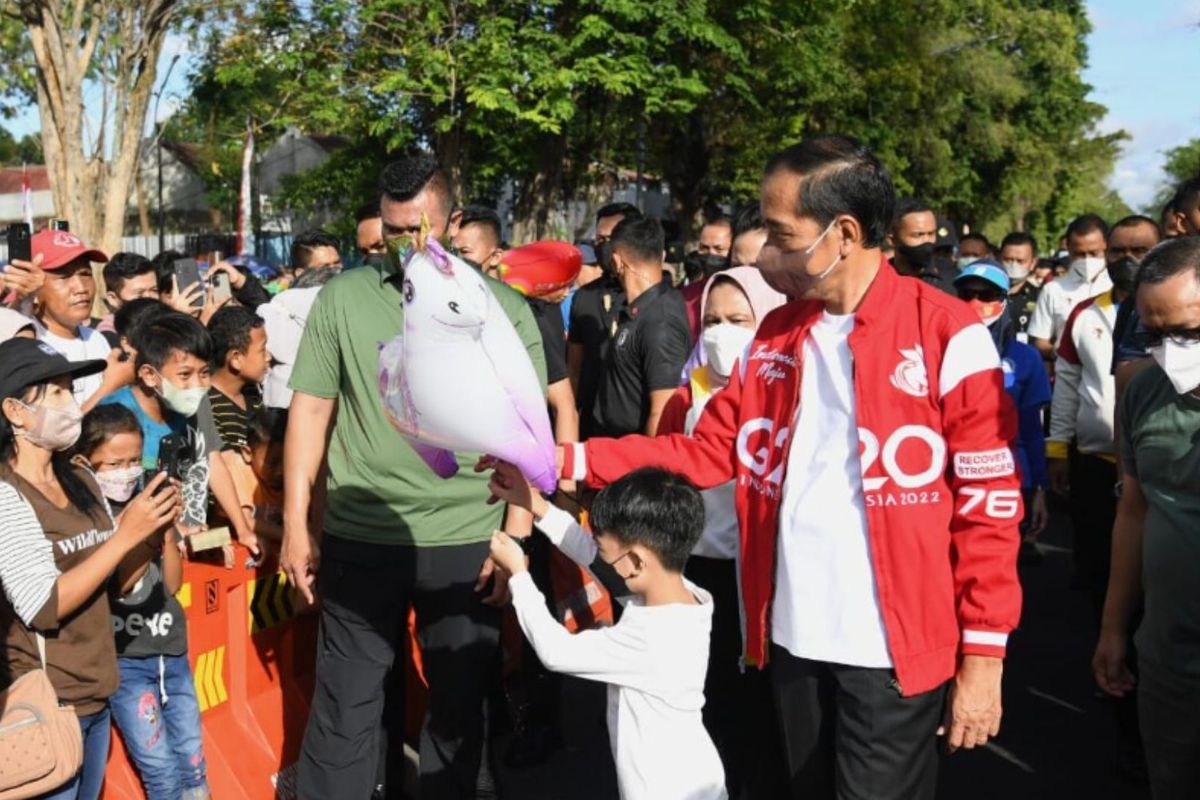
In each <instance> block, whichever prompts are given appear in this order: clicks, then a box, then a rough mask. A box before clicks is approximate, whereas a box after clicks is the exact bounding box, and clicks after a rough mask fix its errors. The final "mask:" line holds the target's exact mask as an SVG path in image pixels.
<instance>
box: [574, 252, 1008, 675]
mask: <svg viewBox="0 0 1200 800" xmlns="http://www.w3.org/2000/svg"><path fill="white" fill-rule="evenodd" d="M821 313H822V306H821V304H820V303H819V302H816V301H796V302H792V303H789V304H787V305H785V306H783V307H781V308H779V309H776V310H775V311H773V312H772V313H771V314H769V315H768V316H767V317H766V319H765V320H763V322H762V324H761V325H760V326H759V329H758V333H757V334H756V336H755V339H754V341H753V342H752V343H751V345H750V347H749V349H748V350H747V355H746V357H745V358H744V359H743V361H744V363H743V364H741V365H740V370H735V376H734V377H733V379H732V380H731V381H730V384H729V386H727V387H726V388H725V389H724V390H723V391H721V392H720V393H718V394H717V395H716V396H715V397H714V398H713V399H712V400H711V401H710V402H709V404H708V407H707V408H706V409H705V410H704V413H703V415H702V416H701V418H700V421H699V424H698V425H697V427H696V429H695V431H694V432H693V434H692V436H690V437H689V436H685V435H681V434H675V435H671V436H666V437H657V438H649V437H644V436H627V437H624V438H622V439H619V440H617V439H591V440H589V441H588V442H586V443H584V444H582V445H576V446H575V447H573V448H568V449H567V450H566V452H565V455H564V464H563V474H564V477H574V478H576V479H579V480H586V482H587V483H589V484H591V485H593V486H600V485H605V484H607V483H611V482H612V481H614V480H616V479H618V478H620V477H621V476H622V475H625V474H626V473H628V472H629V471H631V470H633V469H636V468H638V467H644V466H659V467H663V468H666V469H670V470H673V471H676V472H679V473H681V474H683V475H686V476H687V477H688V478H690V479H691V480H692V481H693V482H694V483H695V484H696V485H697V486H699V487H700V488H709V487H712V486H717V485H719V484H721V483H724V482H725V481H728V480H730V479H736V481H737V490H736V492H737V493H736V498H737V500H736V505H737V513H738V521H739V523H740V527H741V559H742V593H743V603H744V605H745V619H746V628H747V629H746V656H747V661H748V662H750V663H757V664H763V663H765V662H766V657H767V646H766V645H767V640H768V639H769V635H770V631H769V625H770V619H771V617H770V603H771V599H772V593H773V591H774V582H775V581H774V577H775V548H776V539H777V537H778V535H779V529H780V521H779V518H778V517H779V509H780V500H781V496H782V489H783V483H784V479H785V477H786V472H787V470H789V469H792V470H795V469H803V468H804V465H803V464H788V463H787V454H788V452H789V445H790V439H791V436H790V431H791V427H792V425H793V421H794V419H795V415H796V406H797V403H798V402H799V397H800V376H801V370H802V369H803V364H802V363H801V362H802V353H803V343H804V340H805V339H806V337H807V336H808V332H809V329H810V328H811V327H812V325H813V323H814V322H816V320H817V319H819V317H820V315H821ZM849 345H850V351H851V354H852V358H853V360H854V394H855V405H856V412H857V418H858V425H859V456H860V459H861V461H862V472H863V489H864V505H865V506H866V511H867V528H868V537H869V539H870V548H871V563H872V566H873V568H874V573H875V585H876V588H877V590H878V593H879V605H880V610H881V611H882V614H883V622H884V629H885V631H886V635H887V643H888V651H889V653H890V654H891V657H892V663H893V664H894V666H895V670H896V676H897V679H898V681H899V683H900V685H901V687H902V691H903V693H904V694H905V695H906V696H909V695H915V694H919V693H921V692H925V691H928V690H930V689H934V688H936V687H937V686H939V685H941V684H942V683H943V682H944V681H946V680H948V679H949V678H951V677H952V676H953V675H954V673H955V670H956V668H957V664H958V658H959V656H960V654H978V655H987V656H997V657H1003V656H1004V652H1005V647H1006V645H1007V642H1008V634H1009V632H1010V631H1011V630H1012V629H1013V628H1014V627H1016V625H1017V623H1018V621H1019V619H1020V614H1021V587H1020V584H1019V583H1018V581H1017V569H1016V558H1017V549H1018V546H1019V544H1020V534H1019V533H1018V524H1019V523H1020V521H1021V518H1022V515H1023V514H1022V511H1023V508H1022V502H1021V491H1020V489H1021V483H1020V478H1019V476H1018V473H1017V468H1016V466H1015V460H1014V458H1013V454H1012V450H1011V447H1010V445H1009V443H1010V442H1012V441H1013V440H1014V439H1015V436H1016V431H1017V417H1016V412H1015V411H1014V409H1013V407H1012V403H1011V401H1010V400H1009V398H1008V394H1007V393H1006V392H1005V391H1004V377H1003V373H1002V372H1001V370H1000V363H999V358H998V355H997V353H996V348H995V345H993V343H992V339H991V336H990V335H989V334H988V331H987V329H986V328H985V327H984V326H983V325H981V324H980V323H979V318H978V317H977V316H976V315H975V314H974V313H973V312H972V311H971V309H970V308H969V307H968V306H967V305H966V304H965V303H962V302H960V301H958V300H956V299H954V298H953V297H951V296H949V295H947V294H945V293H943V292H941V291H939V290H938V289H936V288H934V287H931V286H929V285H927V284H925V283H922V282H921V281H918V280H914V279H910V278H902V277H900V276H899V275H897V274H896V272H895V271H894V270H893V269H892V268H891V266H889V265H888V264H887V263H886V262H884V263H883V264H882V265H881V267H880V271H879V275H878V277H876V279H875V282H874V283H873V284H872V286H871V288H870V289H869V290H868V292H867V294H866V296H865V297H864V299H863V301H862V303H861V304H860V306H859V308H858V310H857V311H856V313H855V321H854V330H853V331H852V332H851V334H850V338H849ZM784 527H785V532H786V526H784Z"/></svg>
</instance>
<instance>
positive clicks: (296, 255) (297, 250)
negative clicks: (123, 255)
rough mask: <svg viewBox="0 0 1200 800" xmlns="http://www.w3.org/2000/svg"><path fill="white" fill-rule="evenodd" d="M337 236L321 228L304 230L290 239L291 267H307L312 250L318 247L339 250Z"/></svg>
mask: <svg viewBox="0 0 1200 800" xmlns="http://www.w3.org/2000/svg"><path fill="white" fill-rule="evenodd" d="M339 244H340V243H339V242H338V240H337V237H336V236H334V235H333V234H331V233H327V232H325V231H323V230H312V231H305V232H304V233H301V234H300V235H299V236H297V237H296V238H295V239H293V240H292V253H291V263H292V267H293V268H298V269H308V262H309V260H310V259H311V258H312V254H313V251H314V250H316V249H317V248H318V247H332V248H333V249H334V250H340V247H339Z"/></svg>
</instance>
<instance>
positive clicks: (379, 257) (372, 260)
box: [363, 253, 387, 267]
mask: <svg viewBox="0 0 1200 800" xmlns="http://www.w3.org/2000/svg"><path fill="white" fill-rule="evenodd" d="M386 263H387V256H386V255H384V254H383V253H368V254H367V255H366V256H364V257H363V266H364V267H382V266H383V265H384V264H386Z"/></svg>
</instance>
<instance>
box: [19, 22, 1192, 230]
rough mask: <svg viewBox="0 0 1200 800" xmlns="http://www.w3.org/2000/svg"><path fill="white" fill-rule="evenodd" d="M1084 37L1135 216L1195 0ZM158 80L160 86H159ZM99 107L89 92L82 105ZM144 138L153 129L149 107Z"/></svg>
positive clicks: (165, 107) (1149, 185)
mask: <svg viewBox="0 0 1200 800" xmlns="http://www.w3.org/2000/svg"><path fill="white" fill-rule="evenodd" d="M1087 12H1088V18H1089V19H1090V20H1091V22H1092V33H1091V34H1090V36H1089V37H1088V50H1089V58H1088V61H1089V65H1088V67H1087V69H1086V71H1085V72H1084V80H1085V81H1087V83H1089V84H1090V85H1091V86H1092V92H1091V95H1090V96H1091V99H1092V100H1094V101H1096V102H1098V103H1100V104H1101V105H1103V106H1105V107H1106V108H1107V109H1108V113H1107V114H1106V115H1105V117H1104V119H1103V120H1102V121H1101V122H1100V125H1099V130H1100V131H1101V132H1105V133H1107V132H1111V131H1116V130H1124V131H1126V132H1127V133H1128V134H1129V135H1130V137H1131V138H1130V140H1129V141H1127V142H1125V143H1124V146H1123V151H1122V154H1121V157H1120V159H1119V160H1118V161H1117V164H1116V168H1115V170H1114V171H1113V174H1112V176H1111V177H1110V179H1109V183H1110V185H1111V186H1112V187H1113V188H1114V189H1116V190H1117V191H1118V192H1119V193H1120V195H1121V197H1122V198H1123V199H1124V200H1125V202H1126V203H1127V204H1128V205H1130V206H1131V207H1133V208H1134V209H1137V210H1141V209H1143V208H1146V207H1147V206H1149V205H1150V204H1152V203H1153V201H1154V199H1155V197H1156V196H1157V194H1158V192H1159V190H1160V189H1161V188H1162V186H1163V184H1164V182H1165V177H1164V174H1163V171H1162V163H1163V159H1164V156H1163V153H1164V151H1166V150H1169V149H1170V148H1172V147H1176V146H1178V145H1181V144H1184V143H1186V142H1187V141H1189V140H1191V139H1194V138H1200V72H1198V71H1197V55H1200V0H1088V2H1087ZM176 55H179V56H180V58H179V62H178V63H177V64H176V65H175V68H174V70H172V72H171V75H170V80H169V82H168V84H167V85H166V87H165V89H163V91H162V99H161V101H160V103H159V108H158V118H159V119H165V118H166V117H167V116H169V115H170V113H171V111H172V110H173V109H174V108H175V106H177V105H178V104H179V98H180V96H181V95H182V94H183V93H184V92H186V90H187V81H186V76H187V73H188V67H189V63H190V61H191V59H190V57H189V55H188V52H187V40H186V39H184V38H183V37H181V36H170V37H168V38H167V41H166V43H165V44H164V47H163V53H162V56H161V59H160V61H159V75H160V76H161V75H164V74H165V73H166V69H167V66H168V65H169V64H170V62H171V60H172V59H173V58H174V57H175V56H176ZM160 80H161V78H160ZM87 99H88V100H89V101H93V102H94V104H95V105H97V106H98V105H99V94H98V91H97V90H96V89H95V88H93V89H92V91H91V94H90V95H89V96H88V98H87ZM147 117H148V119H147V120H146V131H147V133H150V132H151V131H153V128H154V101H153V100H152V101H151V107H150V113H149V114H148V115H147ZM7 125H8V127H9V129H10V130H11V131H12V132H13V134H14V135H15V136H16V137H17V138H20V137H21V136H22V135H24V134H25V133H28V132H31V131H36V130H37V129H38V127H39V125H38V117H37V109H36V107H31V108H27V109H25V110H24V112H23V113H21V114H19V115H18V116H17V117H16V118H15V119H14V120H11V121H9V122H8V123H7Z"/></svg>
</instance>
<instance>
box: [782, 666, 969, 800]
mask: <svg viewBox="0 0 1200 800" xmlns="http://www.w3.org/2000/svg"><path fill="white" fill-rule="evenodd" d="M771 670H772V683H773V685H774V693H775V709H776V711H777V713H778V714H779V729H780V733H781V735H782V738H783V752H784V759H785V761H786V762H787V772H788V788H789V792H790V796H791V797H793V798H796V800H801V799H802V800H822V798H837V800H900V799H901V798H904V799H905V800H910V799H911V800H919V799H920V798H932V797H933V796H934V791H935V789H936V787H937V765H938V753H937V746H938V738H937V728H938V723H939V722H940V721H941V716H942V710H943V707H944V703H945V697H946V691H945V687H944V686H943V687H939V688H938V689H934V690H932V691H929V692H925V693H924V694H919V695H916V696H914V697H901V696H900V692H899V691H898V690H897V684H896V682H895V673H894V672H893V671H892V670H890V669H868V668H865V667H847V666H842V665H840V664H829V663H824V662H820V661H809V660H807V659H803V658H796V657H795V656H793V655H792V654H791V653H789V652H788V651H787V650H784V649H783V648H782V647H779V646H778V645H772V646H771Z"/></svg>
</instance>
